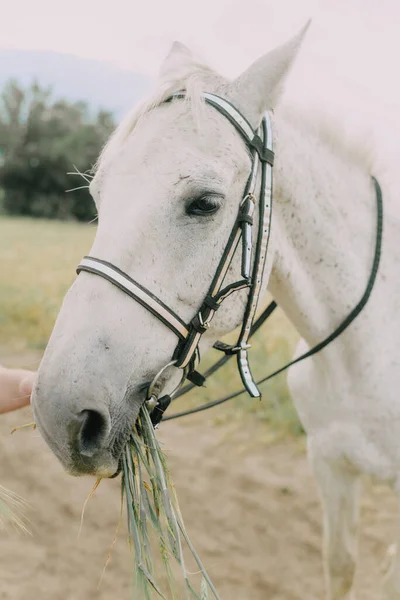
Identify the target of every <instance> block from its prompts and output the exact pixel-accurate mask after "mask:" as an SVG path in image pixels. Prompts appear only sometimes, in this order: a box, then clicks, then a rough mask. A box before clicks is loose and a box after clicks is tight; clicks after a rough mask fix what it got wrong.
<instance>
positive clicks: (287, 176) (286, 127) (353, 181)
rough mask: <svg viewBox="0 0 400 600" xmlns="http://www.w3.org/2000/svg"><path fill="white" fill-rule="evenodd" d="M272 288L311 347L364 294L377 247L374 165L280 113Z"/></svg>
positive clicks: (276, 124) (278, 118)
mask: <svg viewBox="0 0 400 600" xmlns="http://www.w3.org/2000/svg"><path fill="white" fill-rule="evenodd" d="M275 128H276V132H277V140H276V144H275V151H276V157H277V165H276V169H275V190H274V208H273V231H272V236H273V246H272V247H273V248H275V255H274V262H273V268H272V272H271V278H270V283H269V290H270V291H271V292H272V294H273V296H274V297H275V299H276V300H277V302H278V304H280V305H281V307H282V308H283V310H284V311H285V313H286V314H287V316H288V317H289V319H290V320H291V321H292V323H293V324H294V325H295V327H296V328H297V330H298V331H299V333H300V334H301V336H302V337H303V338H304V339H305V340H306V341H307V342H308V344H309V345H314V344H315V343H318V342H319V341H321V340H322V339H323V338H324V337H326V335H327V334H329V333H331V331H333V330H334V328H335V327H337V326H338V324H339V323H340V322H341V321H342V320H343V319H344V318H345V317H346V316H347V314H348V313H349V312H350V311H351V309H352V308H353V307H354V306H355V305H356V303H357V302H358V300H359V299H360V297H361V295H362V293H363V291H364V289H365V286H366V282H367V279H368V277H369V273H370V269H371V264H372V260H373V253H374V246H375V227H376V213H375V200H374V191H373V187H372V183H371V179H370V176H369V174H368V172H367V168H366V166H362V165H361V163H360V161H359V163H357V161H356V159H355V158H353V160H351V158H350V157H349V155H347V156H346V153H345V152H343V153H341V152H340V148H336V149H335V148H334V146H333V145H331V144H329V141H324V140H323V138H322V136H320V135H318V133H317V132H315V131H314V132H313V131H308V130H307V128H306V127H305V126H302V125H301V123H300V122H298V123H296V121H294V120H288V119H287V117H284V116H283V115H282V116H279V115H277V116H276V122H275Z"/></svg>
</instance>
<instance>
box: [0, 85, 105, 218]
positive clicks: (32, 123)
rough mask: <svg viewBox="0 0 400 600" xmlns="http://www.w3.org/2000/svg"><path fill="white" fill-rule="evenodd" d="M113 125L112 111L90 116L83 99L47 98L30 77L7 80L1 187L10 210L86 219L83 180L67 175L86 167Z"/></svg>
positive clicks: (0, 124) (1, 108) (88, 208)
mask: <svg viewBox="0 0 400 600" xmlns="http://www.w3.org/2000/svg"><path fill="white" fill-rule="evenodd" d="M113 128H114V122H113V119H112V115H111V114H110V113H108V112H105V111H99V112H98V113H97V114H95V115H94V116H91V114H90V111H89V108H88V106H87V105H86V104H85V103H84V102H75V103H70V102H67V101H65V100H56V101H54V100H52V96H51V90H50V89H44V88H41V87H40V86H39V84H38V83H36V82H35V83H33V84H32V85H31V87H30V88H29V89H28V90H23V89H22V88H20V87H19V85H18V84H17V83H16V82H15V81H10V82H9V83H8V84H7V85H6V86H5V88H4V90H3V92H2V94H1V96H0V188H2V197H3V200H2V204H3V210H5V211H6V212H9V213H11V214H22V215H31V216H41V217H48V218H63V219H65V218H75V219H79V220H90V219H92V218H93V217H94V215H95V206H94V204H93V201H92V200H91V198H90V195H89V193H88V190H87V189H81V190H76V191H74V192H71V193H66V190H68V189H71V188H75V187H79V186H83V185H85V181H84V180H83V179H79V177H76V178H72V177H70V176H68V175H67V173H68V172H69V171H71V170H72V168H73V166H75V167H76V168H77V169H78V170H79V171H81V172H82V173H85V172H87V171H88V170H90V169H91V168H92V166H93V164H94V163H95V161H96V159H97V156H98V154H99V152H100V149H101V147H102V146H103V144H104V143H105V141H106V140H107V138H108V136H109V135H110V133H111V132H112V130H113Z"/></svg>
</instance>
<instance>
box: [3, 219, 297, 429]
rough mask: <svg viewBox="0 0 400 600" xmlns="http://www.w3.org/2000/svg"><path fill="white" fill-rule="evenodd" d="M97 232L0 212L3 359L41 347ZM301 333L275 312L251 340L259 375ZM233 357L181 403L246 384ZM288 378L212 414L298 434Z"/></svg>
mask: <svg viewBox="0 0 400 600" xmlns="http://www.w3.org/2000/svg"><path fill="white" fill-rule="evenodd" d="M94 235H95V227H94V226H92V225H84V224H77V223H65V222H57V221H43V220H31V219H24V218H9V217H0V265H1V269H0V362H1V360H2V359H4V358H6V357H7V356H8V355H10V354H13V355H21V356H22V355H23V354H26V353H27V352H29V351H42V350H44V348H45V346H46V343H47V340H48V338H49V336H50V333H51V330H52V327H53V325H54V321H55V319H56V317H57V313H58V310H59V308H60V305H61V302H62V299H63V296H64V294H65V292H66V291H67V289H68V287H69V286H70V284H71V283H72V281H73V280H74V278H75V268H76V265H77V264H78V263H79V261H80V258H81V257H82V256H83V255H84V254H87V253H88V251H89V249H90V246H91V244H92V240H93V238H94ZM233 339H234V335H233V337H232V340H233ZM296 340H297V334H296V333H295V331H294V330H293V328H292V327H291V326H290V324H289V323H288V321H287V320H286V318H285V316H284V315H283V314H282V313H281V312H280V311H276V314H274V315H273V317H272V318H271V320H270V322H269V323H268V324H266V325H264V327H263V329H262V330H261V331H260V332H259V334H258V335H257V336H255V339H254V341H253V348H252V350H251V353H250V358H251V366H252V370H253V373H254V374H255V376H256V377H258V378H261V377H262V376H264V375H266V374H267V373H268V372H271V371H273V370H274V369H276V368H278V367H279V366H281V365H282V364H284V363H285V362H286V361H287V360H289V359H290V357H291V355H292V353H293V349H294V346H295V342H296ZM219 357H220V354H219V353H216V352H215V351H214V352H212V353H209V355H208V356H206V357H205V358H204V361H203V362H202V366H203V368H204V369H205V368H206V367H207V365H208V364H210V362H211V361H213V360H215V358H219ZM234 362H235V361H234V359H233V360H232V361H231V364H229V365H228V366H225V367H224V369H223V370H222V371H221V372H220V373H218V374H216V375H215V376H214V377H213V378H212V380H210V382H209V383H208V384H207V388H206V389H205V390H194V391H193V392H192V393H191V394H190V395H189V396H188V397H186V396H185V399H182V400H178V401H177V402H176V408H177V409H182V408H183V405H184V406H185V407H187V406H188V405H190V406H192V405H195V404H197V403H199V402H204V401H208V400H211V399H213V398H216V397H219V396H222V395H224V394H226V393H228V392H230V391H233V390H236V389H238V388H239V387H241V386H240V379H239V376H238V374H237V372H236V366H235V364H234ZM21 366H25V365H23V364H21ZM285 378H286V375H285V374H283V375H281V376H279V377H277V378H275V379H273V380H272V381H270V382H268V383H266V384H264V386H263V389H262V391H263V401H262V402H260V401H258V400H252V399H249V398H248V397H247V395H243V396H241V397H239V398H238V399H236V400H234V401H233V402H231V403H230V404H229V405H226V406H225V408H224V409H223V410H218V413H217V414H218V417H215V418H218V419H219V420H221V419H223V420H226V419H228V420H235V419H239V420H240V419H242V418H243V415H244V414H245V415H246V417H249V418H252V416H254V417H256V418H257V421H259V422H261V423H266V424H269V425H270V427H269V428H268V429H269V430H272V431H273V432H274V435H280V434H290V435H298V434H299V433H301V427H300V425H299V422H298V419H297V416H296V413H295V411H294V409H293V406H292V403H291V400H290V398H289V395H288V391H287V387H286V383H285ZM209 414H211V413H209ZM221 415H222V416H221Z"/></svg>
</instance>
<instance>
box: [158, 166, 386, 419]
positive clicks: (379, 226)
mask: <svg viewBox="0 0 400 600" xmlns="http://www.w3.org/2000/svg"><path fill="white" fill-rule="evenodd" d="M371 179H372V182H373V184H374V188H375V194H376V210H377V223H376V241H375V251H374V260H373V263H372V267H371V273H370V275H369V278H368V282H367V285H366V288H365V291H364V293H363V295H362V297H361V299H360V300H359V302H358V303H357V305H356V306H355V307H354V308H353V310H352V311H351V312H350V314H349V315H347V317H346V318H345V319H344V320H343V321H342V322H341V323H340V325H339V326H338V327H337V328H336V329H335V330H334V331H333V332H332V333H331V334H330V335H328V336H327V337H326V338H325V339H324V340H322V341H321V342H319V344H316V345H315V346H313V348H311V349H310V350H308V351H307V352H304V354H301V355H300V356H298V357H297V358H295V359H293V360H291V361H290V362H288V363H286V364H285V365H283V366H282V367H280V368H279V369H276V371H273V372H272V373H270V374H269V375H267V376H266V377H263V378H262V379H260V380H259V381H257V383H256V385H257V386H259V385H261V384H262V383H265V382H266V381H269V380H270V379H272V378H273V377H276V376H277V375H279V374H280V373H283V372H284V371H286V370H287V369H289V367H291V366H293V365H295V364H297V363H299V362H301V361H303V360H305V359H307V358H310V357H311V356H314V355H315V354H317V353H318V352H321V350H323V349H324V348H326V347H327V346H328V345H329V344H331V343H332V342H333V341H334V340H336V338H338V337H339V335H340V334H342V333H343V332H344V331H345V330H346V329H347V328H348V327H349V326H350V325H351V323H352V322H353V321H354V320H355V319H356V318H357V317H358V315H359V314H360V313H361V312H362V310H363V309H364V307H365V306H366V304H367V302H368V300H369V298H370V296H371V294H372V290H373V289H374V285H375V281H376V276H377V274H378V269H379V263H380V258H381V251H382V233H383V198H382V190H381V186H380V185H379V182H378V180H377V179H376V178H375V177H373V176H372V177H371ZM276 306H277V305H276V303H275V302H274V301H273V302H271V304H270V305H269V306H268V307H267V308H266V309H265V311H264V312H263V313H262V315H261V316H260V317H259V321H260V325H259V326H261V325H262V324H263V323H264V321H265V319H267V318H268V317H269V316H270V314H272V312H273V311H274V310H275V308H276ZM257 321H258V320H257ZM256 324H258V323H255V325H256ZM254 333H255V331H254ZM229 358H230V356H224V357H223V359H220V360H219V361H218V362H217V363H216V364H215V365H212V367H210V369H209V370H208V371H207V372H206V373H205V375H206V376H208V375H211V374H213V373H215V371H217V370H218V369H219V368H220V367H221V366H222V365H223V364H225V362H226V361H227V360H229ZM191 387H192V386H191V385H188V386H186V387H185V388H183V389H182V390H181V391H180V392H178V393H177V394H176V396H175V397H176V398H178V397H179V396H182V395H183V394H185V393H187V392H189V391H190V389H191ZM244 392H246V388H242V389H240V390H238V391H236V392H233V393H232V394H228V395H227V396H224V397H222V398H219V399H218V400H212V401H211V402H206V403H205V404H202V405H201V406H197V407H196V408H193V409H190V410H184V411H181V412H178V413H174V414H172V415H167V416H166V417H164V421H170V420H172V419H177V418H179V417H184V416H187V415H191V414H195V413H198V412H202V411H204V410H208V409H209V408H213V407H214V406H219V405H220V404H224V403H225V402H228V401H229V400H233V399H234V398H237V397H238V396H241V395H242V394H244Z"/></svg>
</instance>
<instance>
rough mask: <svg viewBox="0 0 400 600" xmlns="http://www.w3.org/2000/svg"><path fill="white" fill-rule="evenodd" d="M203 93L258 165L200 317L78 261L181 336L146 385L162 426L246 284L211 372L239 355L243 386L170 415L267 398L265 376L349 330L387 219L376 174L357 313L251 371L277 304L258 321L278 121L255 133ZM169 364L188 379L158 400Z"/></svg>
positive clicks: (110, 271) (196, 377) (195, 380)
mask: <svg viewBox="0 0 400 600" xmlns="http://www.w3.org/2000/svg"><path fill="white" fill-rule="evenodd" d="M202 97H203V98H204V100H205V102H206V103H207V104H209V105H211V106H212V107H214V108H215V109H216V110H218V111H219V112H220V113H221V114H222V115H223V116H225V117H226V118H227V119H228V120H229V121H230V122H231V123H232V125H233V126H234V127H235V128H236V130H237V131H238V132H239V133H240V135H241V136H242V138H243V140H244V142H245V143H246V145H247V147H248V149H249V153H250V156H251V161H252V165H251V170H250V174H249V177H248V179H247V183H246V186H245V189H244V193H243V196H242V200H241V202H240V205H239V207H238V214H237V218H236V220H235V223H234V225H233V228H232V231H231V234H230V236H229V239H228V241H227V244H226V247H225V250H224V252H223V255H222V257H221V260H220V262H219V264H218V267H217V270H216V272H215V275H214V277H213V280H212V282H211V285H210V287H209V289H208V292H207V294H206V296H205V298H204V300H203V302H202V304H201V306H200V308H199V310H198V312H197V313H196V315H195V316H194V317H193V319H192V320H191V321H190V323H185V322H184V321H183V320H182V319H181V318H180V317H179V316H178V315H177V314H176V313H175V312H174V311H173V310H172V309H171V308H169V307H168V306H167V305H166V304H164V302H162V300H160V299H159V298H158V297H157V296H155V295H154V294H152V293H151V292H150V291H149V290H148V289H146V288H145V287H144V286H142V285H141V284H140V283H138V282H137V281H135V280H134V279H132V278H131V277H130V276H129V275H127V274H126V273H124V272H123V271H121V269H119V268H118V267H116V266H114V265H113V264H111V263H109V262H107V261H105V260H102V259H99V258H95V257H91V256H86V257H84V258H83V259H82V261H81V263H80V264H79V265H78V268H77V273H78V274H79V273H80V272H81V271H86V272H88V273H92V274H95V275H99V276H100V277H103V278H104V279H106V280H107V281H109V282H110V283H112V284H113V285H115V286H116V287H118V288H119V289H120V290H121V291H123V292H124V293H126V294H128V295H129V296H130V297H131V298H133V299H134V300H135V301H136V302H138V303H139V304H141V305H142V306H144V307H145V308H146V309H147V310H148V311H149V312H151V313H152V314H153V315H154V316H155V317H157V318H158V319H159V320H160V321H161V322H162V323H164V325H166V326H167V327H169V329H171V331H173V332H174V333H175V335H176V336H177V337H178V339H179V341H178V344H177V346H176V348H175V351H174V353H173V356H172V357H171V361H170V362H169V363H168V364H167V365H165V366H164V367H163V368H162V369H161V370H160V371H159V372H158V373H157V374H156V375H155V377H154V378H153V381H152V382H151V383H150V385H149V387H148V390H147V402H148V406H149V407H150V408H151V409H152V414H151V417H152V421H153V423H154V424H155V425H157V424H158V423H159V422H160V421H161V419H162V418H163V414H164V411H165V410H166V408H167V407H168V405H169V404H170V402H171V398H172V397H174V396H180V395H182V393H185V392H186V391H188V390H189V389H190V388H191V387H192V386H193V385H197V386H202V385H203V384H204V381H205V377H204V376H203V375H201V374H200V373H198V371H197V370H196V368H197V365H198V363H199V362H200V352H199V343H200V340H201V337H202V335H203V334H204V333H205V332H206V331H207V330H208V329H209V327H210V323H211V321H212V319H213V317H214V315H215V313H216V312H217V310H218V309H219V308H220V306H221V304H222V303H223V301H224V300H225V299H226V298H227V297H228V296H230V295H231V294H232V293H234V292H236V291H238V290H242V289H245V288H248V289H249V295H248V299H247V305H246V309H245V311H244V317H243V322H242V326H241V330H240V334H239V337H238V341H237V343H236V344H234V345H228V344H224V343H222V342H219V341H218V342H216V343H215V344H214V348H216V349H218V350H221V351H223V352H225V355H226V356H225V357H224V358H223V359H221V360H220V361H218V362H217V363H216V364H215V365H213V367H211V369H209V370H208V372H207V373H206V374H205V375H206V376H207V375H209V374H211V373H213V372H215V371H216V370H217V369H218V368H219V367H220V366H222V365H223V364H224V363H225V362H226V361H227V360H228V359H229V358H230V357H231V356H233V355H236V357H237V364H238V369H239V373H240V376H241V379H242V382H243V385H244V389H242V390H240V391H239V392H235V393H233V394H230V395H229V396H226V397H224V398H221V399H219V400H216V401H212V402H209V403H207V404H205V405H202V406H201V407H198V408H197V409H192V410H188V411H183V412H181V413H177V414H175V415H170V416H169V417H168V416H167V417H166V419H165V420H169V419H171V418H176V417H179V416H183V415H186V414H191V413H194V412H198V411H199V410H205V409H206V408H210V407H212V406H216V405H218V404H221V403H222V402H226V401H227V400H230V399H231V398H235V397H236V396H238V395H240V394H241V393H243V392H244V391H247V392H248V393H249V394H250V396H252V397H254V398H257V397H261V393H260V391H259V388H258V385H259V384H260V383H263V382H264V381H266V380H268V379H270V378H271V377H274V376H275V375H277V374H278V373H281V372H282V371H284V370H285V369H287V368H288V367H289V366H290V365H292V364H295V363H297V362H299V361H301V360H304V359H305V358H308V357H309V356H312V355H313V354H316V353H317V352H319V351H320V350H322V349H323V348H324V347H325V346H327V345H328V344H329V343H330V342H332V341H333V340H334V339H335V338H336V337H338V335H340V333H342V332H343V331H344V330H345V329H346V328H347V327H348V326H349V325H350V323H351V322H352V321H353V320H354V319H355V318H356V316H357V315H358V314H359V313H360V312H361V310H362V309H363V308H364V306H365V304H366V303H367V301H368V299H369V296H370V294H371V292H372V289H373V286H374V283H375V279H376V274H377V271H378V266H379V259H380V252H381V244H382V224H383V205H382V193H381V189H380V186H379V183H378V182H377V180H376V179H375V178H372V179H373V182H374V185H375V190H376V198H377V210H378V222H377V236H376V246H375V255H374V262H373V266H372V271H371V274H370V277H369V280H368V284H367V288H366V290H365V292H364V294H363V296H362V298H361V300H360V301H359V303H358V304H357V306H356V307H355V308H354V309H353V310H352V311H351V313H350V314H349V315H348V316H347V317H346V319H344V321H343V322H342V323H341V324H340V325H339V326H338V327H337V328H336V330H335V331H334V332H333V333H332V334H331V335H329V336H328V337H327V338H326V339H325V340H323V341H322V342H320V343H319V344H317V345H316V346H315V347H314V348H312V349H311V350H309V351H308V352H306V353H305V354H303V355H301V356H300V357H298V358H297V359H295V360H293V361H291V362H290V363H288V364H286V365H284V366H283V367H281V368H280V369H278V370H277V371H275V372H274V373H271V374H270V375H268V376H267V377H264V378H263V379H262V380H261V381H259V382H257V383H256V382H255V381H254V378H253V375H252V373H251V370H250V366H249V362H248V349H249V348H250V345H249V338H250V337H251V335H253V333H254V332H255V331H256V330H257V329H258V327H260V325H261V324H262V323H263V322H264V321H265V319H266V318H267V317H268V316H269V315H270V314H272V312H273V311H274V309H275V308H276V306H277V305H276V303H275V302H271V304H270V305H269V306H268V307H267V308H266V309H265V310H264V312H263V313H262V315H261V316H260V317H259V318H258V319H257V322H256V323H254V318H255V314H256V311H257V307H258V303H259V299H260V293H261V288H262V279H263V272H264V268H265V262H266V258H267V250H268V242H269V237H270V229H271V211H272V166H273V162H274V153H273V151H272V129H271V119H270V115H269V113H268V112H267V113H266V114H265V115H264V118H263V119H262V122H261V126H260V128H259V129H258V130H257V131H254V130H253V128H252V126H251V125H250V123H249V122H248V121H247V119H246V118H245V117H244V116H243V115H242V114H241V113H240V112H239V111H238V110H237V109H236V108H235V107H234V106H233V105H232V104H231V103H230V102H228V101H227V100H225V99H223V98H221V97H219V96H216V95H215V94H209V93H203V94H202ZM182 98H185V94H184V93H181V92H180V93H178V94H174V95H173V96H172V97H171V98H168V100H167V101H166V102H170V101H172V100H174V99H182ZM259 172H261V181H260V192H259V198H258V202H257V198H256V196H255V190H256V186H257V181H258V174H259ZM257 205H258V232H257V239H256V241H255V243H254V240H253V237H254V236H253V234H252V231H253V214H254V213H255V212H256V211H255V209H256V206H257ZM240 241H241V242H242V244H241V248H242V253H241V277H240V278H239V279H237V280H236V281H235V282H233V283H230V284H227V285H225V286H224V281H225V277H226V274H227V272H228V269H229V267H230V265H231V262H232V259H233V257H234V256H235V253H236V251H237V249H238V246H239V242H240ZM170 366H175V367H177V368H179V369H181V370H182V378H181V380H180V382H179V384H178V385H177V386H176V388H175V389H174V391H173V392H172V393H171V394H170V395H164V396H163V397H161V398H159V394H160V389H159V388H160V381H161V377H162V375H163V374H164V372H165V371H166V369H167V368H169V367H170ZM186 379H188V380H189V381H190V382H191V383H190V384H189V385H188V386H186V387H185V388H184V389H183V390H181V391H179V390H180V388H181V386H182V385H183V383H184V381H185V380H186Z"/></svg>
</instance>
